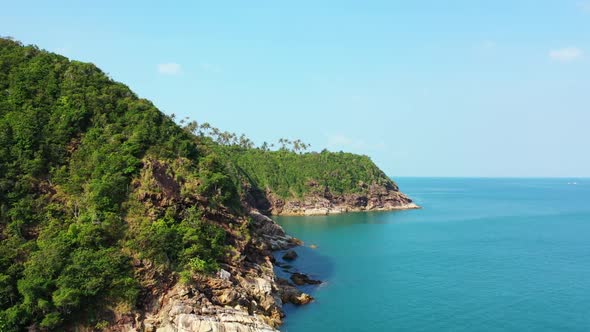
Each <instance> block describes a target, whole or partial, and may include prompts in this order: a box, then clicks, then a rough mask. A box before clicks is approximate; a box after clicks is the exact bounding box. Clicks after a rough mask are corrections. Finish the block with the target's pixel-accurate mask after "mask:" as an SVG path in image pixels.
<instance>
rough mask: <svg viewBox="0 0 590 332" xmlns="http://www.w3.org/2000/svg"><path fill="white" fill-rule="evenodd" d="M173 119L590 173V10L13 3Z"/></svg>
mask: <svg viewBox="0 0 590 332" xmlns="http://www.w3.org/2000/svg"><path fill="white" fill-rule="evenodd" d="M0 8H2V10H0V35H1V36H11V37H13V38H15V39H17V40H20V41H21V42H23V43H24V44H36V45H38V46H39V47H40V48H43V49H47V50H49V51H52V52H57V53H60V54H63V55H65V56H67V57H69V58H71V59H76V60H80V61H86V62H92V63H94V64H96V65H97V66H98V67H100V68H101V69H102V70H103V71H105V72H106V73H108V75H109V76H110V77H112V78H113V79H115V80H117V81H121V82H123V83H125V84H127V85H129V86H130V87H131V89H132V90H134V91H135V92H136V93H137V94H138V95H139V96H140V97H142V98H147V99H149V100H151V101H152V102H153V103H154V104H155V105H156V106H158V108H159V109H160V110H162V111H163V112H165V113H167V114H172V113H174V114H176V116H177V117H178V118H183V117H190V118H191V119H194V120H196V121H198V122H200V123H202V122H209V123H211V124H213V125H214V126H216V127H219V128H221V129H224V130H229V131H232V132H237V133H245V134H246V135H247V136H249V137H250V138H252V139H253V140H254V141H255V142H257V143H262V142H263V141H269V142H270V141H277V140H278V139H279V138H281V137H286V138H291V139H296V138H298V139H301V140H303V141H305V142H307V143H310V144H311V145H312V149H313V150H321V149H323V148H328V149H329V150H334V151H340V150H342V151H349V152H355V153H361V154H366V155H369V156H370V157H371V158H372V159H373V160H374V161H375V162H376V163H377V165H378V166H380V167H381V168H382V169H383V170H384V171H385V172H386V173H387V174H389V175H391V176H393V177H396V176H469V177H471V176H475V177H521V176H527V177H576V176H577V177H588V176H590V153H588V143H590V129H589V126H590V107H589V106H590V1H584V0H580V1H577V0H571V1H570V0H535V1H532V0H494V1H491V0H488V1H483V0H446V1H440V0H429V1H427V0H411V1H410V0H406V1H394V0H388V1H368V0H367V1H347V0H338V1H331V0H324V1H318V0H313V1H307V0H298V1H276V0H265V1H263V0H261V1H257V0H250V1H237V0H236V1H224V0H216V1H184V2H182V1H174V2H172V1H170V2H168V4H165V2H164V1H157V2H150V1H145V0H144V1H129V0H127V1H110V0H104V1H93V2H92V3H90V2H89V1H60V0H54V1H26V0H23V1H5V0H0Z"/></svg>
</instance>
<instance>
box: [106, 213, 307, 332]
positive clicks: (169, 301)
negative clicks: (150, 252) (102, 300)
mask: <svg viewBox="0 0 590 332" xmlns="http://www.w3.org/2000/svg"><path fill="white" fill-rule="evenodd" d="M250 217H251V219H250V220H251V222H252V225H251V226H252V227H251V229H252V233H251V235H252V238H251V239H250V240H249V241H248V244H247V245H246V246H244V247H243V248H241V250H240V251H241V254H242V255H243V258H242V259H239V260H237V262H236V263H235V264H232V265H230V264H223V265H222V268H221V269H220V270H219V271H218V272H217V273H216V274H214V275H195V276H192V277H191V280H188V281H184V282H181V281H175V280H171V281H168V282H167V283H164V284H161V285H159V286H158V287H154V293H152V294H148V295H147V296H146V299H145V301H144V304H143V307H144V308H143V310H142V311H138V312H137V313H136V314H135V316H133V315H127V316H123V317H119V318H118V319H117V322H116V324H114V325H113V326H112V327H111V328H108V329H107V331H121V332H131V331H147V332H193V331H194V332H198V331H203V332H204V331H220V332H223V331H227V332H229V331H232V332H270V331H273V332H276V331H277V327H278V326H279V325H280V324H281V323H282V318H283V317H284V314H283V311H282V305H283V304H284V303H293V304H297V305H301V304H307V303H309V302H311V301H313V298H312V297H311V296H310V295H308V294H305V293H303V292H302V291H300V290H299V289H297V288H296V287H295V285H294V284H292V283H291V282H289V281H288V280H286V279H279V278H276V276H275V274H274V269H273V261H274V258H273V256H272V251H274V250H287V249H289V248H292V247H294V246H296V245H299V244H301V242H300V241H299V240H297V239H295V238H292V237H290V236H288V235H286V234H285V232H284V231H283V229H282V228H281V227H280V226H279V225H278V224H276V223H275V222H274V221H273V220H272V219H270V218H269V217H267V216H264V215H262V214H260V213H259V212H258V211H251V213H250ZM137 264H138V265H141V264H143V263H141V262H138V263H137ZM148 264H149V263H148ZM149 268H150V266H147V267H146V269H149ZM154 279H156V278H154ZM158 290H160V292H158Z"/></svg>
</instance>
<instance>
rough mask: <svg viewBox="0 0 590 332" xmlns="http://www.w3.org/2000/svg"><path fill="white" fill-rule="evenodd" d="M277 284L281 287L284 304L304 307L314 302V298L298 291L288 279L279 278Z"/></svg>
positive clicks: (280, 292) (280, 291)
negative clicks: (303, 305)
mask: <svg viewBox="0 0 590 332" xmlns="http://www.w3.org/2000/svg"><path fill="white" fill-rule="evenodd" d="M277 284H278V286H279V295H280V297H281V300H282V301H283V302H284V303H293V304H297V305H302V304H308V303H310V302H311V301H313V297H311V296H310V295H309V294H306V293H303V292H302V291H300V290H299V289H297V287H295V286H294V285H293V284H291V283H290V282H289V280H287V279H283V278H278V279H277Z"/></svg>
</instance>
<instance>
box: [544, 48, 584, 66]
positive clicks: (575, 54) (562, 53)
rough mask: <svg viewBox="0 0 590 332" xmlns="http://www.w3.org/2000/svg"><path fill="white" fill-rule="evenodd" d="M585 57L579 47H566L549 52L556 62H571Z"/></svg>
mask: <svg viewBox="0 0 590 332" xmlns="http://www.w3.org/2000/svg"><path fill="white" fill-rule="evenodd" d="M582 56H584V52H583V51H582V50H581V49H579V48H577V47H566V48H561V49H558V50H552V51H550V52H549V57H550V58H551V59H553V60H556V61H561V62H571V61H575V60H578V59H580V58H581V57H582Z"/></svg>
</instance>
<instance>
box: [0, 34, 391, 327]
mask: <svg viewBox="0 0 590 332" xmlns="http://www.w3.org/2000/svg"><path fill="white" fill-rule="evenodd" d="M193 129H194V128H192V129H191V128H186V127H185V128H181V127H179V126H178V125H177V124H176V123H175V122H174V121H173V119H172V118H171V117H170V116H166V115H164V114H163V113H161V112H160V111H159V110H158V109H156V108H155V107H154V105H153V104H152V103H151V102H149V101H147V100H145V99H140V98H138V97H137V96H136V95H135V94H134V93H133V92H132V91H131V90H130V89H129V88H128V87H126V86H125V85H123V84H121V83H117V82H115V81H113V80H111V79H110V78H109V77H108V76H107V75H105V74H104V73H103V72H102V71H101V70H100V69H98V68H96V67H95V66H94V65H92V64H88V63H82V62H77V61H70V60H68V59H67V58H65V57H63V56H60V55H56V54H53V53H49V52H46V51H43V50H39V49H38V48H37V47H35V46H23V45H22V44H20V43H18V42H15V41H13V40H10V39H5V38H0V331H22V330H25V329H26V328H28V327H32V328H33V330H35V329H40V330H71V329H73V327H74V326H79V325H81V326H87V327H91V328H96V329H98V330H101V329H104V328H106V327H108V326H110V325H112V324H113V318H112V317H111V316H112V315H116V316H117V317H120V316H121V315H122V314H125V313H131V312H135V313H136V316H135V317H136V319H138V318H137V317H143V316H142V315H143V314H142V313H141V311H142V310H144V309H145V308H149V307H150V305H151V304H150V303H152V302H150V301H151V300H150V299H151V298H153V297H155V296H160V295H161V294H160V293H161V292H164V291H165V290H167V289H170V288H171V287H172V286H173V285H174V284H175V283H176V282H178V281H179V280H180V281H181V282H193V283H194V282H197V281H196V280H199V279H198V278H197V276H199V275H210V274H212V273H213V272H215V271H217V270H218V269H219V267H220V266H221V265H223V266H224V267H225V268H226V269H230V268H231V267H235V266H247V268H244V271H248V273H255V272H256V271H258V270H256V269H253V265H251V264H262V263H263V262H267V261H268V257H266V256H265V257H266V258H264V257H262V256H260V257H257V256H256V255H255V254H256V253H259V252H263V251H264V250H268V248H267V247H268V246H266V245H265V244H261V243H260V242H257V240H256V239H255V238H253V237H252V236H251V230H252V228H251V225H252V220H251V219H250V218H249V217H248V215H247V212H248V211H247V210H246V209H245V208H244V198H245V190H244V188H245V187H256V188H260V191H262V192H264V191H265V190H267V189H272V190H273V191H274V192H276V193H277V194H278V195H281V197H285V198H289V197H295V198H296V197H301V196H304V195H305V194H306V193H307V192H309V190H310V188H312V187H314V186H315V185H314V183H317V184H320V185H322V186H326V187H329V188H330V190H332V191H334V192H337V193H345V192H360V191H363V190H366V189H364V188H366V187H363V186H362V184H385V185H388V186H391V185H393V183H392V182H391V181H390V180H389V179H387V178H386V177H385V176H384V174H383V173H382V172H381V171H380V170H379V169H378V168H377V167H376V166H375V165H374V164H373V163H372V162H371V161H370V160H369V159H368V158H367V157H360V156H355V155H351V154H345V153H339V154H332V153H328V152H322V153H305V154H300V153H299V151H297V152H293V151H287V150H285V149H281V150H279V151H269V150H268V149H267V148H266V147H264V148H255V147H253V146H249V145H247V146H246V147H236V146H233V145H232V144H229V143H227V142H226V144H224V142H217V141H216V140H214V139H212V138H211V137H209V136H206V135H205V136H204V135H199V134H196V133H194V130H193ZM310 184H311V186H310ZM275 233H276V232H275ZM257 250H258V251H257ZM260 250H263V251H260ZM265 255H268V254H265ZM261 257H262V258H261ZM261 262H262V263H261ZM220 264H221V265H220ZM248 264H250V265H248ZM236 280H237V281H236ZM236 280H234V281H232V282H234V286H235V285H238V284H239V283H238V281H239V282H241V283H242V284H243V283H244V282H245V281H244V280H250V279H239V280H238V279H237V277H236ZM234 286H231V284H230V286H227V287H234ZM235 287H237V286H235ZM203 292H204V293H205V294H209V295H208V296H211V295H210V294H211V292H210V291H203ZM244 292H246V291H244ZM246 293H247V292H246ZM246 293H244V294H246ZM267 295H268V296H270V294H266V295H265V296H267ZM252 296H254V295H252ZM271 298H272V297H271ZM216 299H217V297H215V296H213V297H211V298H210V300H211V302H213V304H214V305H219V306H222V305H224V304H223V303H221V302H220V303H219V304H217V302H215V301H218V300H216ZM256 299H257V300H256V301H258V303H260V301H261V300H260V298H256ZM236 301H238V300H236ZM239 301H243V300H239ZM240 303H242V302H240ZM273 303H274V302H273ZM152 309H153V308H152ZM146 310H147V309H146ZM154 310H156V309H154ZM277 310H278V311H277ZM138 312H139V313H138ZM248 312H250V314H252V313H261V314H262V315H266V316H268V317H273V318H272V322H271V323H272V324H276V322H277V321H278V322H280V317H281V315H280V314H278V313H277V312H280V309H277V308H276V306H275V305H274V304H273V305H270V304H269V305H265V307H264V308H262V309H260V308H258V307H251V308H249V309H248V310H247V311H246V313H248ZM109 315H111V316H109ZM109 317H111V318H109ZM269 324H270V323H269Z"/></svg>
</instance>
